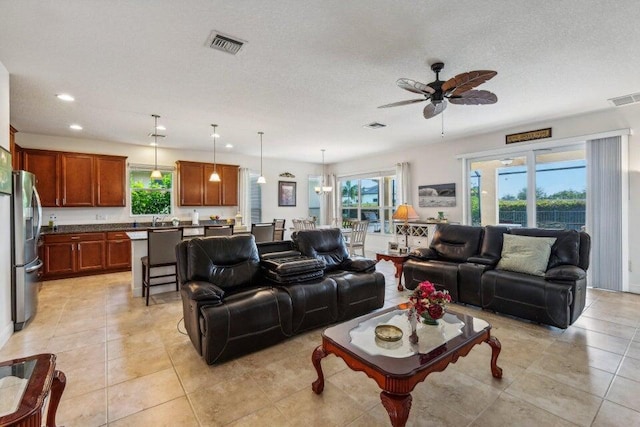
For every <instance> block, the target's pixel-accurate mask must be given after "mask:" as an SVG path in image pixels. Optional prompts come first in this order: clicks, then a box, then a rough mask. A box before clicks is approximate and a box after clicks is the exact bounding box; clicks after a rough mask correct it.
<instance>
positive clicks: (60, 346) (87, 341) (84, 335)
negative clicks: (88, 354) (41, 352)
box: [49, 327, 106, 353]
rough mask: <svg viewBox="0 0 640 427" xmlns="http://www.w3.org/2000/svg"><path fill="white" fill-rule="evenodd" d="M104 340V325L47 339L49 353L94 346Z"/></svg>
mask: <svg viewBox="0 0 640 427" xmlns="http://www.w3.org/2000/svg"><path fill="white" fill-rule="evenodd" d="M105 341H106V333H105V328H104V327H103V328H96V329H90V330H88V331H82V332H76V333H72V334H69V335H62V336H58V337H55V338H52V339H51V340H50V341H49V351H50V352H51V353H58V352H61V351H69V350H74V349H77V348H80V347H86V346H94V345H96V344H101V343H103V342H105Z"/></svg>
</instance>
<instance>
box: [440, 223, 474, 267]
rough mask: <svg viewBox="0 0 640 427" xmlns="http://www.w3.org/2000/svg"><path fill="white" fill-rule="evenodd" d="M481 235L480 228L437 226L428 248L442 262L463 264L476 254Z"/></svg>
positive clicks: (449, 225) (455, 225)
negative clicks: (435, 253)
mask: <svg viewBox="0 0 640 427" xmlns="http://www.w3.org/2000/svg"><path fill="white" fill-rule="evenodd" d="M482 233H483V230H482V227H473V226H470V225H457V224H438V225H437V226H436V231H435V233H433V240H432V241H431V245H430V248H431V249H433V250H435V251H436V252H437V253H438V256H439V257H440V258H442V259H444V260H449V261H455V262H465V261H466V260H467V258H469V257H470V256H473V255H477V254H478V251H479V248H480V240H481V239H482Z"/></svg>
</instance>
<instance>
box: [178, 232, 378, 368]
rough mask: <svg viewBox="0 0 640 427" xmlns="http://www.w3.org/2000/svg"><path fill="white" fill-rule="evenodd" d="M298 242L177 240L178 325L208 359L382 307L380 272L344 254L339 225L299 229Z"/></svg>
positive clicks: (225, 357) (232, 354) (249, 238)
mask: <svg viewBox="0 0 640 427" xmlns="http://www.w3.org/2000/svg"><path fill="white" fill-rule="evenodd" d="M297 243H298V244H299V245H300V248H298V246H297V244H296V242H292V241H282V242H274V243H265V244H260V245H256V243H255V240H254V238H253V236H252V235H235V236H231V237H208V238H195V239H192V240H188V241H184V242H182V243H180V244H178V246H177V247H176V254H177V262H178V280H179V283H180V285H181V296H182V303H183V312H184V323H185V328H186V330H187V333H188V334H189V337H190V339H191V342H192V343H193V345H194V347H195V348H196V350H197V351H198V353H200V355H201V356H202V357H203V358H204V359H205V361H206V362H207V363H208V364H212V363H216V362H221V361H224V360H228V359H230V358H233V357H236V356H240V355H242V354H246V353H249V352H252V351H255V350H259V349H261V348H264V347H267V346H270V345H272V344H274V343H277V342H279V341H282V340H284V339H286V338H288V337H291V336H293V335H295V334H297V333H300V332H302V331H305V330H309V329H313V328H317V327H320V326H324V325H327V324H330V323H334V322H337V321H341V320H346V319H349V318H352V317H356V316H359V315H362V314H365V313H368V312H369V311H371V310H374V309H377V308H380V307H382V305H383V304H384V288H385V283H384V276H383V275H382V274H381V273H377V272H375V261H372V260H365V259H350V258H349V256H348V252H347V249H346V246H345V243H344V239H343V238H342V234H341V233H340V230H337V229H336V230H307V231H303V232H299V233H298V235H297ZM318 269H319V271H320V274H319V275H318V274H317V272H318Z"/></svg>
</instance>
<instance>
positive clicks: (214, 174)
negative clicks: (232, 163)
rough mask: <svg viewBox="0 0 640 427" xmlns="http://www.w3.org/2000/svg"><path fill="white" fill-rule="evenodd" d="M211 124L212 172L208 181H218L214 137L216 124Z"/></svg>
mask: <svg viewBox="0 0 640 427" xmlns="http://www.w3.org/2000/svg"><path fill="white" fill-rule="evenodd" d="M211 126H213V172H212V173H211V176H209V181H211V182H220V175H218V171H217V169H216V137H217V136H218V134H216V127H218V125H211Z"/></svg>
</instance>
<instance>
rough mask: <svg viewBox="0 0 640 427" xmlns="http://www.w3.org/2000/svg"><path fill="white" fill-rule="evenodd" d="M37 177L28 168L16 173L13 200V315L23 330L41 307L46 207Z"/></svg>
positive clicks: (14, 173) (14, 175) (16, 323)
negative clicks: (40, 273) (41, 252)
mask: <svg viewBox="0 0 640 427" xmlns="http://www.w3.org/2000/svg"><path fill="white" fill-rule="evenodd" d="M35 183H36V177H35V175H34V174H32V173H30V172H26V171H15V172H13V196H12V199H11V223H12V227H11V247H12V248H13V251H12V256H11V265H12V269H11V270H12V272H11V297H12V300H13V304H12V307H11V315H12V318H13V322H14V330H16V331H19V330H21V329H22V328H23V327H24V326H25V325H26V323H27V322H28V321H29V319H31V318H32V317H33V315H34V314H36V310H37V308H38V270H39V269H40V268H41V267H42V261H41V260H40V259H39V258H38V238H39V237H40V228H41V226H42V207H41V205H40V197H39V196H38V191H37V190H36V187H35Z"/></svg>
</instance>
